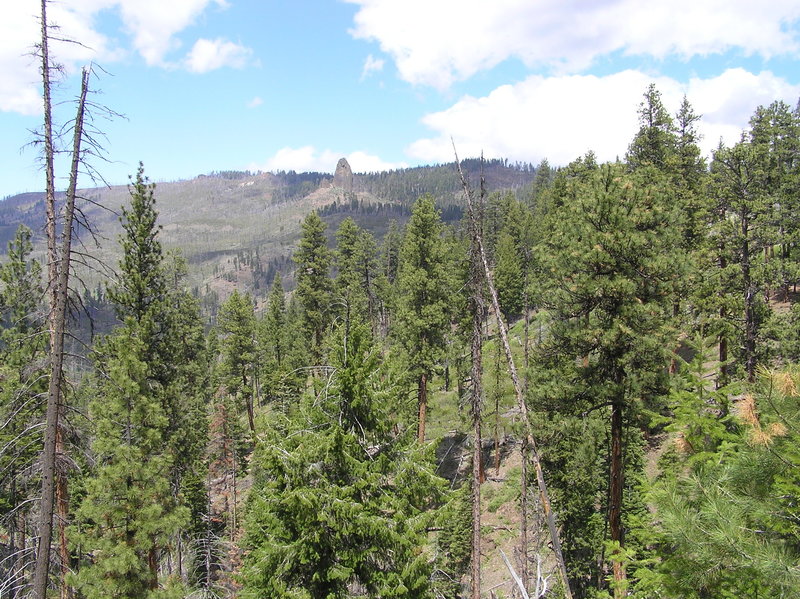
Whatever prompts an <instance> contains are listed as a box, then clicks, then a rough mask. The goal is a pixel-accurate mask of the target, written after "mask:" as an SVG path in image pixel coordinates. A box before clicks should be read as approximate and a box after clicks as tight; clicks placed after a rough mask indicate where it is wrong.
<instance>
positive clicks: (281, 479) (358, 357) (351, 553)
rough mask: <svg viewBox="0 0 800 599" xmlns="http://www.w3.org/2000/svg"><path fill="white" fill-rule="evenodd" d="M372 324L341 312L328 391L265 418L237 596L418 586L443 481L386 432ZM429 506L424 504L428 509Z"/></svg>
mask: <svg viewBox="0 0 800 599" xmlns="http://www.w3.org/2000/svg"><path fill="white" fill-rule="evenodd" d="M381 362H382V358H381V355H380V353H379V351H378V348H377V346H376V345H375V344H374V343H373V342H372V340H371V335H370V332H369V328H368V326H366V325H365V324H357V323H356V322H355V321H354V322H352V323H351V322H350V321H349V320H348V319H345V322H344V323H343V324H342V325H341V326H340V328H339V329H338V331H337V332H336V333H335V334H334V336H333V339H332V341H331V353H330V366H331V372H332V376H331V379H330V384H329V386H328V388H327V392H326V393H324V394H320V395H317V396H311V395H309V394H306V395H305V396H304V397H303V399H302V403H301V406H300V409H299V410H298V412H297V414H295V415H294V416H293V417H292V418H291V419H289V420H288V421H287V420H286V419H285V416H283V415H281V414H276V415H275V417H276V418H277V419H278V420H280V421H281V422H276V423H273V424H272V426H267V427H265V430H266V433H265V436H264V438H263V440H261V441H260V442H259V444H258V448H257V451H256V453H255V455H254V459H253V469H254V471H255V476H256V482H255V488H254V492H253V493H252V494H251V496H250V497H251V501H250V503H249V506H248V515H247V522H246V537H245V546H246V549H247V554H246V556H245V560H244V567H243V570H242V581H243V583H244V589H243V591H242V593H241V594H242V596H243V597H248V598H249V597H265V596H269V597H275V598H276V599H279V598H289V597H293V598H306V599H311V598H315V597H328V598H331V599H335V598H339V597H341V598H342V599H344V598H346V597H350V596H352V594H353V592H354V589H358V592H359V593H362V594H367V595H368V596H370V597H398V598H400V597H408V598H411V597H425V596H428V586H429V580H430V575H431V569H430V564H429V561H428V558H427V556H426V554H425V552H424V551H423V550H422V548H421V545H422V543H423V542H424V535H425V528H426V524H427V522H428V521H429V520H428V518H426V517H425V515H424V513H423V511H424V510H430V508H431V507H432V505H434V503H433V502H434V501H435V500H436V498H437V496H438V493H439V490H438V489H439V486H438V485H439V482H438V479H437V478H436V477H435V475H434V474H433V471H432V469H431V467H430V464H428V463H427V461H426V460H425V459H424V458H423V457H422V456H421V455H420V453H419V452H420V451H421V450H418V449H415V448H414V443H413V438H409V436H408V435H407V434H406V435H401V436H399V437H395V436H394V435H393V434H392V428H393V427H392V421H391V419H390V414H389V407H390V406H391V405H393V404H394V403H395V402H396V398H397V397H398V389H397V388H396V387H394V386H392V385H391V383H387V380H388V379H386V377H385V376H383V374H384V368H383V366H382V365H381ZM428 513H429V514H430V512H428Z"/></svg>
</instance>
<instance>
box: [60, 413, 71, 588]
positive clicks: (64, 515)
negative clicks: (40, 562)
mask: <svg viewBox="0 0 800 599" xmlns="http://www.w3.org/2000/svg"><path fill="white" fill-rule="evenodd" d="M63 417H64V414H63V413H62V414H61V415H60V416H59V426H58V430H57V438H56V521H57V522H58V555H59V562H60V565H61V599H69V597H71V596H72V593H71V592H70V591H71V589H70V587H69V585H68V584H67V574H69V572H70V565H71V564H70V562H71V560H70V555H69V545H68V543H67V524H68V523H69V522H68V520H69V488H68V486H67V472H66V467H65V466H66V460H65V459H64V456H65V455H66V452H65V449H64V439H63V435H64V431H63V426H61V423H62V422H63ZM59 462H60V463H59Z"/></svg>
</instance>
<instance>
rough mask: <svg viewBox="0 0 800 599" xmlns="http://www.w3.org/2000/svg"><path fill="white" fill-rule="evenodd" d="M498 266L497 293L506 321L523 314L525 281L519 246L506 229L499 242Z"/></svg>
mask: <svg viewBox="0 0 800 599" xmlns="http://www.w3.org/2000/svg"><path fill="white" fill-rule="evenodd" d="M495 253H496V260H497V264H496V266H495V280H496V282H497V293H498V295H499V296H500V297H499V299H500V307H501V308H502V309H503V316H505V318H506V320H510V319H511V318H512V317H518V316H519V314H521V313H522V308H523V294H524V292H525V280H524V275H523V267H522V265H521V264H520V259H519V255H518V253H517V244H516V243H515V240H514V238H513V237H512V236H511V234H510V233H509V232H508V231H506V230H505V229H504V230H503V231H501V233H500V236H499V238H498V241H497V250H496V252H495Z"/></svg>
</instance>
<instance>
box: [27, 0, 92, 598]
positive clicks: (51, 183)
mask: <svg viewBox="0 0 800 599" xmlns="http://www.w3.org/2000/svg"><path fill="white" fill-rule="evenodd" d="M41 35H42V39H41V45H40V47H39V50H40V54H41V59H42V66H41V72H42V87H43V98H44V131H43V143H44V161H45V177H46V193H45V211H46V223H45V232H46V235H47V259H48V270H47V272H48V280H47V284H48V294H47V297H48V302H49V306H48V326H49V336H50V348H49V362H50V380H49V385H48V394H47V410H46V415H45V430H44V450H43V453H42V496H41V509H40V515H39V544H38V547H37V551H36V565H35V569H34V577H33V596H34V597H35V598H37V599H45V597H46V594H47V582H48V574H49V569H50V548H51V544H52V538H53V515H54V512H55V503H56V488H57V487H58V489H59V493H58V496H59V497H58V499H59V507H60V512H61V513H62V516H63V515H65V514H66V480H64V479H62V480H57V479H58V474H57V468H56V458H57V453H58V449H59V447H58V446H59V445H61V443H60V442H59V441H60V439H61V435H60V432H59V418H60V415H61V412H62V410H63V405H62V404H63V401H62V400H63V395H62V390H63V365H64V336H65V332H66V320H67V318H66V317H67V308H68V300H69V277H70V267H71V264H70V260H71V256H72V232H73V231H72V230H73V222H74V219H75V199H76V195H77V181H78V168H79V166H80V164H81V143H82V141H83V134H84V133H83V123H84V115H85V109H86V96H87V93H88V87H89V72H90V71H89V69H84V70H83V74H82V79H81V91H80V96H79V98H78V108H77V114H76V117H75V121H74V124H73V140H72V160H71V164H70V175H69V186H68V189H67V193H66V199H65V203H64V207H63V216H62V218H63V227H62V233H61V245H60V247H58V240H57V238H56V220H57V211H56V205H55V174H54V167H53V164H54V158H55V147H54V143H53V121H52V101H51V79H50V72H51V70H52V69H53V68H54V67H53V65H52V64H51V61H50V53H49V45H48V42H49V39H50V33H49V29H48V24H47V0H42V4H41ZM62 451H63V450H62ZM65 524H66V523H65V522H63V519H60V535H59V536H60V543H59V547H60V551H61V557H62V560H61V561H62V572H65V571H66V568H67V567H68V563H65V562H67V561H68V559H69V553H68V551H67V543H66V533H65V529H64V526H65ZM62 586H63V585H62Z"/></svg>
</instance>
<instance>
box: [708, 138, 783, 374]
mask: <svg viewBox="0 0 800 599" xmlns="http://www.w3.org/2000/svg"><path fill="white" fill-rule="evenodd" d="M762 175H763V171H762V170H761V166H760V164H759V160H758V154H757V150H756V149H755V148H754V147H753V146H752V145H751V144H748V143H746V142H744V141H742V142H739V143H737V144H736V145H735V146H733V147H732V148H725V147H721V148H719V149H718V150H717V151H716V152H715V153H714V160H713V162H712V164H711V176H712V180H713V186H714V187H713V193H714V194H715V197H716V201H717V212H716V217H717V220H716V222H715V223H714V224H715V231H714V233H715V235H716V237H717V239H718V240H719V243H720V250H721V263H720V266H721V267H722V268H721V270H722V271H723V272H722V275H723V276H724V277H725V279H724V280H723V281H722V282H723V283H724V285H721V286H720V288H719V289H718V293H719V294H720V296H722V297H723V298H730V300H731V302H730V303H731V304H732V307H731V309H730V311H728V312H727V317H728V318H730V319H732V320H733V321H734V322H737V321H738V322H743V326H735V329H736V330H737V332H738V333H739V335H740V338H742V339H743V343H742V348H743V351H742V362H743V365H744V370H745V372H746V373H747V379H748V381H750V382H753V381H754V380H755V374H756V365H757V363H758V350H759V347H758V345H759V340H760V339H761V329H762V325H763V321H764V319H765V318H766V317H767V316H768V312H767V310H766V306H765V303H764V289H765V287H766V285H767V283H768V273H767V271H766V268H765V263H764V260H763V255H764V251H765V249H766V248H768V247H769V246H770V245H771V244H770V236H769V229H768V227H767V226H766V225H767V221H768V216H769V211H770V209H771V207H770V204H769V201H768V198H767V196H766V195H765V193H764V189H763V186H762V185H761V178H762ZM742 317H743V318H742Z"/></svg>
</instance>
